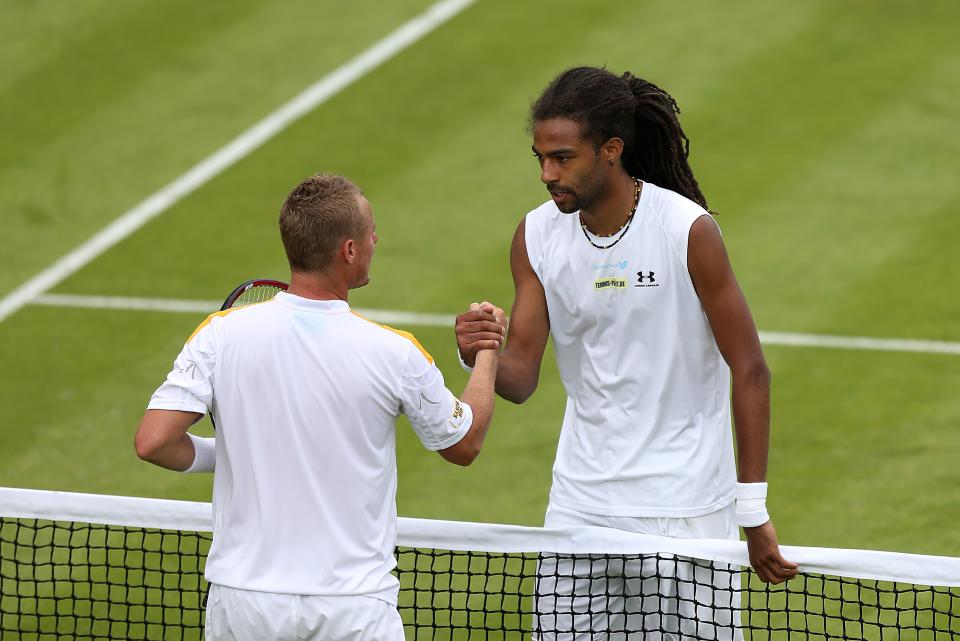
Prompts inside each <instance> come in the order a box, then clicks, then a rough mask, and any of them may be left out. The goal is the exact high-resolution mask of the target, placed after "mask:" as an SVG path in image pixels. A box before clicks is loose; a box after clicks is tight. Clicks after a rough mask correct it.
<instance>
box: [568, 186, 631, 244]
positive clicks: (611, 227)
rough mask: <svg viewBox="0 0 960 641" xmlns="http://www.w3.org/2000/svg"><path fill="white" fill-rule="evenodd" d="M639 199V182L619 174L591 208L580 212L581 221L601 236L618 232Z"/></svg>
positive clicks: (591, 204)
mask: <svg viewBox="0 0 960 641" xmlns="http://www.w3.org/2000/svg"><path fill="white" fill-rule="evenodd" d="M636 197H637V182H636V180H635V179H634V178H633V176H631V175H630V174H628V173H626V172H619V173H617V174H616V175H615V176H614V177H612V178H611V179H610V182H609V185H608V187H607V188H606V189H604V190H603V192H602V193H601V194H600V195H598V197H597V198H596V199H594V201H593V202H592V203H590V206H589V208H587V207H585V208H583V209H581V210H580V220H581V221H583V224H585V225H586V226H587V228H588V229H589V230H590V231H591V232H593V233H594V234H597V235H599V236H607V235H609V234H612V233H614V232H616V231H617V230H618V229H620V228H621V227H623V225H624V223H626V222H627V218H628V217H629V216H630V213H631V212H632V211H633V206H634V204H635V202H636Z"/></svg>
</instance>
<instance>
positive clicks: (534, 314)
mask: <svg viewBox="0 0 960 641" xmlns="http://www.w3.org/2000/svg"><path fill="white" fill-rule="evenodd" d="M510 269H511V271H512V272H513V283H514V287H515V295H514V299H513V308H512V309H511V311H510V325H509V327H508V328H507V344H506V349H505V350H504V355H507V353H511V354H514V355H517V356H521V357H523V358H524V360H528V361H530V362H534V363H536V364H537V365H539V363H540V361H541V360H542V359H543V351H544V349H545V348H546V344H547V337H548V336H549V334H550V317H549V314H548V312H547V298H546V293H545V292H544V289H543V284H542V283H541V282H540V279H539V278H538V277H537V274H536V273H535V272H534V271H533V267H532V266H531V265H530V259H529V256H528V255H527V244H526V236H525V221H521V222H520V225H519V226H518V227H517V232H516V234H514V237H513V244H512V245H511V247H510Z"/></svg>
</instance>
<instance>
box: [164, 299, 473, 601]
mask: <svg viewBox="0 0 960 641" xmlns="http://www.w3.org/2000/svg"><path fill="white" fill-rule="evenodd" d="M149 408H150V409H171V410H182V411H188V412H199V413H204V412H208V411H212V413H213V415H214V417H215V419H216V426H217V450H216V460H217V466H216V473H215V475H214V484H213V485H214V487H213V527H214V537H213V544H212V546H211V548H210V553H209V556H208V558H207V566H206V577H207V580H208V581H210V582H211V583H216V584H220V585H226V586H230V587H234V588H241V589H247V590H257V591H263V592H280V593H289V594H323V595H338V594H366V595H371V596H375V597H378V598H381V599H383V600H385V601H388V602H390V603H396V597H397V591H398V588H399V584H398V582H397V579H396V578H395V577H394V576H393V575H392V574H391V570H392V569H393V568H394V566H395V564H396V563H395V560H394V556H393V553H394V547H395V544H396V516H397V509H396V489H397V467H396V432H395V429H396V428H395V419H396V417H397V416H398V415H399V414H400V413H404V414H406V415H407V417H408V418H409V420H410V423H411V424H412V425H413V428H414V430H415V432H416V433H417V436H418V437H419V438H420V440H421V442H422V443H423V445H424V447H426V448H427V449H428V450H440V449H444V448H447V447H450V446H452V445H454V444H456V443H457V442H459V441H460V439H462V438H463V437H464V436H465V435H466V433H467V431H468V430H469V429H470V425H471V424H472V421H473V415H472V412H471V410H470V407H469V406H468V405H466V404H465V403H462V402H460V401H458V400H457V399H456V397H455V396H454V395H453V394H452V393H451V392H450V391H449V390H447V389H446V387H445V386H444V382H443V375H442V374H441V373H440V370H439V369H437V367H436V366H435V365H434V363H433V359H432V358H431V357H430V355H429V354H427V352H426V351H425V350H424V349H423V348H422V347H421V346H420V344H419V343H418V342H417V340H416V339H415V338H414V337H413V336H412V335H411V334H408V333H406V332H399V331H396V330H393V329H391V328H388V327H385V326H382V325H377V324H375V323H373V322H371V321H368V320H366V319H364V318H362V317H360V316H358V315H357V314H355V313H353V312H351V311H350V308H349V306H348V305H347V303H346V302H344V301H317V300H309V299H305V298H300V297H298V296H294V295H292V294H289V293H280V294H278V295H277V297H276V298H274V299H273V300H271V301H268V302H265V303H260V304H257V305H251V306H249V307H241V308H237V309H231V310H227V311H225V312H219V313H216V314H213V315H211V316H210V317H209V318H207V320H206V321H204V322H203V323H202V324H201V325H200V327H198V328H197V330H196V331H195V332H194V334H193V335H192V336H191V337H190V339H189V340H188V341H187V344H186V345H185V346H184V348H183V351H182V352H181V353H180V355H179V357H178V358H177V360H176V362H175V364H174V367H173V371H171V372H170V374H169V375H168V376H167V380H166V382H165V383H164V384H163V385H161V386H160V388H159V389H158V390H157V391H156V393H155V394H154V396H153V398H152V399H151V401H150V404H149Z"/></svg>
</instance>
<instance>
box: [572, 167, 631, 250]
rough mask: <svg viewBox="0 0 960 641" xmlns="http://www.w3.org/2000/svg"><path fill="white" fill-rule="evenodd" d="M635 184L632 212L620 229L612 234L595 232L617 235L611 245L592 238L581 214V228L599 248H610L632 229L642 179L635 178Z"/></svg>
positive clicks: (588, 239) (609, 235) (608, 235)
mask: <svg viewBox="0 0 960 641" xmlns="http://www.w3.org/2000/svg"><path fill="white" fill-rule="evenodd" d="M633 184H634V185H635V186H636V191H635V192H634V195H633V209H631V210H630V213H629V214H628V215H627V219H626V220H625V221H624V223H623V224H622V225H620V229H618V230H616V231H615V232H613V233H612V234H607V235H606V236H600V234H594V236H600V237H601V238H610V237H611V236H616V237H617V239H616V240H614V241H613V242H612V243H610V244H609V245H598V244H596V243H595V242H593V239H592V238H590V233H589V232H588V231H587V225H586V223H584V222H583V214H579V216H580V229H582V230H583V237H584V238H586V239H587V242H588V243H590V244H591V245H593V246H594V247H596V248H597V249H610V248H611V247H613V246H614V245H616V244H617V243H619V242H620V239H621V238H623V237H624V235H626V233H627V230H628V229H630V223H631V222H633V215H634V214H635V213H637V206H638V205H639V204H640V181H639V180H637V179H636V178H634V179H633Z"/></svg>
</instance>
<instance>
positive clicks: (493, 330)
mask: <svg viewBox="0 0 960 641" xmlns="http://www.w3.org/2000/svg"><path fill="white" fill-rule="evenodd" d="M454 330H455V331H456V334H457V348H458V349H459V350H460V358H461V360H463V363H464V365H466V366H467V367H473V366H474V365H475V364H476V359H477V354H478V353H479V352H481V351H483V350H497V351H499V350H500V349H501V348H502V347H503V341H504V340H505V339H506V336H507V317H506V315H504V313H503V310H502V309H500V308H499V307H497V306H495V305H493V304H491V303H488V302H483V303H471V305H470V310H469V311H466V312H464V313H462V314H460V315H459V316H457V322H456V326H455V328H454Z"/></svg>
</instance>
